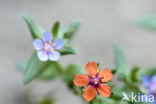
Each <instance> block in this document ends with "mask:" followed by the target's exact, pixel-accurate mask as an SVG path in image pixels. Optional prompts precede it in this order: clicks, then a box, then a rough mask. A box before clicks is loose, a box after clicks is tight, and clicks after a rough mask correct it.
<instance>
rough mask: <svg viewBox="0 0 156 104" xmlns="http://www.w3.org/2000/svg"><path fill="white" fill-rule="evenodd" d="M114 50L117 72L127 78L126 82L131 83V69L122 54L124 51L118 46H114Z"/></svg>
mask: <svg viewBox="0 0 156 104" xmlns="http://www.w3.org/2000/svg"><path fill="white" fill-rule="evenodd" d="M114 50H115V63H116V68H117V72H118V73H122V74H123V75H124V76H125V77H126V80H127V81H130V69H131V68H130V66H129V64H128V63H127V61H126V59H125V57H124V55H123V53H122V50H121V49H120V48H119V47H118V46H117V45H115V46H114Z"/></svg>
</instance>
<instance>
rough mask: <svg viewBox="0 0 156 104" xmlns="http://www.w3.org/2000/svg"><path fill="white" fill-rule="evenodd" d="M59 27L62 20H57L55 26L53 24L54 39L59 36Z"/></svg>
mask: <svg viewBox="0 0 156 104" xmlns="http://www.w3.org/2000/svg"><path fill="white" fill-rule="evenodd" d="M59 27H60V22H59V21H56V22H55V24H54V26H53V29H52V33H53V36H54V39H55V38H56V37H57V34H58V32H59Z"/></svg>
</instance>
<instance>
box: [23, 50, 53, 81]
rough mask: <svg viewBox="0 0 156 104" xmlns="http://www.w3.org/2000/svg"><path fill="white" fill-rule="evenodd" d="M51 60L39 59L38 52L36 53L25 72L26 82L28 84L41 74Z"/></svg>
mask: <svg viewBox="0 0 156 104" xmlns="http://www.w3.org/2000/svg"><path fill="white" fill-rule="evenodd" d="M49 65H50V62H49V61H48V62H42V61H39V59H38V57H37V54H36V53H35V54H34V55H33V56H32V57H31V58H30V60H29V62H28V64H27V67H26V69H25V70H26V71H25V73H24V83H25V84H28V83H29V82H31V81H32V80H33V79H34V78H36V77H37V76H39V75H40V74H41V73H42V72H43V71H44V70H45V69H46V68H47V67H48V66H49Z"/></svg>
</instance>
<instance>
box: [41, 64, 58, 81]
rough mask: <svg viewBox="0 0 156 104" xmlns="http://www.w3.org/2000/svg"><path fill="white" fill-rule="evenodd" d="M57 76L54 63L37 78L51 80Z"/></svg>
mask: <svg viewBox="0 0 156 104" xmlns="http://www.w3.org/2000/svg"><path fill="white" fill-rule="evenodd" d="M58 75H59V71H58V69H57V67H56V65H55V63H51V64H50V65H49V66H48V67H47V68H46V69H45V70H44V71H43V72H42V73H41V74H40V76H39V78H41V79H45V80H52V79H54V78H55V77H57V76H58Z"/></svg>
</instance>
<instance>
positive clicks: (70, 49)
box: [59, 44, 78, 55]
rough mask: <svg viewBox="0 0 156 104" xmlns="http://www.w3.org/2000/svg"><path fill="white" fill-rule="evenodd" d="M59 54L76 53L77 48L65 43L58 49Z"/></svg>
mask: <svg viewBox="0 0 156 104" xmlns="http://www.w3.org/2000/svg"><path fill="white" fill-rule="evenodd" d="M59 52H60V53H61V55H67V54H77V53H78V52H77V50H75V49H74V48H73V47H72V46H71V45H67V44H65V45H64V47H63V48H62V49H61V50H59Z"/></svg>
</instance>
